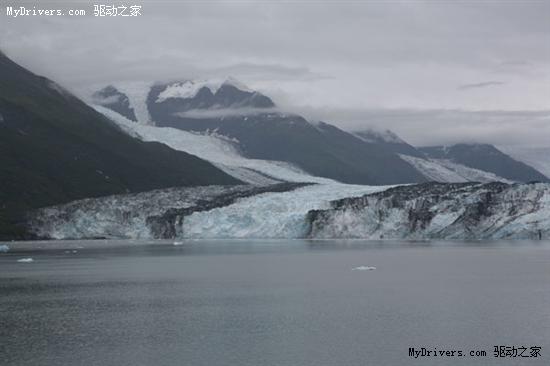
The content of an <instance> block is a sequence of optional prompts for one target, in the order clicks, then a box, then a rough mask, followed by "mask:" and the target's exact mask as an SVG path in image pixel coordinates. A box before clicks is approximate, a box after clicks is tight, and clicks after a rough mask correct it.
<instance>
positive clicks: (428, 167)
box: [399, 154, 513, 183]
mask: <svg viewBox="0 0 550 366" xmlns="http://www.w3.org/2000/svg"><path fill="white" fill-rule="evenodd" d="M399 156H400V157H401V159H403V160H405V161H406V162H408V163H409V164H411V165H412V166H414V167H415V168H416V169H417V170H418V171H420V173H422V175H424V176H425V177H426V178H428V179H429V180H432V181H435V182H444V183H463V182H481V183H487V182H504V183H513V182H512V181H510V180H508V179H505V178H502V177H499V176H498V175H495V174H493V173H489V172H485V171H483V170H478V169H474V168H470V167H467V166H465V165H462V164H457V163H454V162H452V161H450V160H447V159H423V158H417V157H414V156H409V155H403V154H399Z"/></svg>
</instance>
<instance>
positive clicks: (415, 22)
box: [0, 0, 550, 144]
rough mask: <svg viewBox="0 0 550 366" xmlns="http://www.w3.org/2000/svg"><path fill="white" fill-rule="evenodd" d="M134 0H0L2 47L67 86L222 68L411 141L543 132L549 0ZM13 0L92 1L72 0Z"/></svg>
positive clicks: (549, 80)
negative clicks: (16, 8) (56, 11)
mask: <svg viewBox="0 0 550 366" xmlns="http://www.w3.org/2000/svg"><path fill="white" fill-rule="evenodd" d="M137 2H138V3H141V4H142V5H143V9H142V14H143V16H141V17H139V18H132V19H130V18H97V17H93V16H87V17H84V18H76V17H73V18H71V17H27V18H8V17H6V16H5V12H2V13H1V14H0V17H1V19H0V48H2V49H3V50H4V51H6V53H7V54H8V55H9V56H10V57H12V58H14V59H15V60H16V61H17V62H19V63H21V64H22V65H24V66H26V67H29V68H30V69H32V70H33V71H35V72H37V73H39V74H43V75H45V76H47V77H50V78H52V79H54V80H56V81H59V83H60V84H61V85H63V86H65V87H68V88H69V89H70V90H72V91H76V92H80V91H82V90H83V89H85V88H87V87H89V86H90V85H91V84H98V85H106V84H109V83H111V82H113V81H119V80H174V79H188V78H201V79H203V78H209V77H220V76H228V75H231V76H234V77H236V78H237V79H240V81H242V82H243V83H245V84H247V85H248V86H249V87H251V88H254V89H257V90H259V91H261V92H262V93H264V94H267V95H269V96H271V97H273V99H274V100H275V101H276V102H277V103H278V104H279V105H281V106H282V107H283V108H284V109H285V110H288V111H291V112H294V111H296V112H300V111H301V110H305V111H306V112H308V113H309V110H311V111H312V113H311V115H313V116H314V117H315V116H318V117H320V118H326V119H329V120H330V121H331V122H334V123H339V124H340V125H342V126H350V125H360V124H361V123H364V124H368V123H370V122H371V121H374V123H379V122H377V121H385V123H387V124H389V127H390V128H391V129H394V130H396V131H397V132H398V133H400V134H401V135H403V137H404V138H408V139H411V140H412V141H413V142H415V143H421V144H424V143H431V142H432V141H433V142H435V141H436V140H441V141H452V140H458V139H473V138H476V136H477V137H478V138H479V139H484V140H487V139H489V140H490V141H491V142H495V141H497V140H499V141H508V142H514V141H515V140H517V141H519V140H522V141H523V143H528V142H530V141H540V140H541V139H542V137H541V136H544V133H546V132H548V130H547V127H546V125H547V124H548V120H547V119H544V118H543V119H542V121H543V122H540V120H539V119H537V118H538V117H536V116H535V115H536V113H539V112H536V111H537V110H542V111H546V110H549V109H550V99H549V98H548V96H549V95H550V47H548V44H550V22H548V14H549V13H550V2H549V1H545V0H540V1H537V0H534V1H529V2H524V1H505V2H493V1H485V2H471V1H468V2H464V1H443V2H435V1H422V0H416V1H406V0H403V1H388V2H382V1H364V2H355V1H351V2H337V1H328V2H314V1H299V2H286V1H284V2H276V1H181V2H175V1H137ZM17 4H27V5H30V6H36V7H44V8H46V7H54V8H55V7H62V8H64V9H68V8H82V7H83V8H86V9H87V10H88V12H89V13H90V14H91V13H93V6H92V5H91V4H88V3H86V2H82V1H75V2H70V1H63V2H61V1H58V2H51V1H40V2H26V1H18V2H17ZM0 10H2V9H0ZM476 80H481V81H484V80H488V81H486V82H483V83H482V82H480V83H477V84H478V85H474V84H472V83H471V81H476ZM487 83H491V84H487ZM496 83H500V84H498V87H490V86H497V84H496ZM457 85H458V86H461V87H459V88H458V90H457ZM465 90H468V92H464V91H465ZM302 106H308V107H307V108H305V107H302ZM517 110H520V111H525V113H523V112H522V113H520V114H518V113H516V112H514V111H517ZM314 111H316V112H314ZM476 111H481V112H476ZM483 111H487V113H486V114H484V113H485V112H483ZM494 111H499V112H494ZM506 113H507V115H505V114H506ZM531 113H533V114H531ZM541 113H546V112H541ZM541 118H542V117H541ZM496 120H498V121H500V122H498V123H497V122H495V121H496ZM514 120H515V127H512V126H514V123H513V121H514ZM471 121H476V123H473V122H471ZM535 126H537V127H535ZM537 128H538V129H537ZM428 132H429V133H428ZM476 134H477V135H476ZM546 136H548V135H546ZM489 140H487V141H489Z"/></svg>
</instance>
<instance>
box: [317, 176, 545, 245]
mask: <svg viewBox="0 0 550 366" xmlns="http://www.w3.org/2000/svg"><path fill="white" fill-rule="evenodd" d="M331 206H332V207H331V208H330V209H326V210H313V211H310V212H309V214H308V222H309V224H310V228H309V233H308V237H311V238H365V239H476V240H477V239H539V238H540V239H542V238H544V239H548V238H550V184H546V183H533V184H512V185H509V184H505V183H496V182H495V183H486V184H478V183H460V184H442V183H425V184H420V185H412V186H400V187H396V188H392V189H388V190H386V191H383V192H380V193H374V194H368V195H365V196H362V197H358V198H346V199H342V200H337V201H333V202H332V203H331Z"/></svg>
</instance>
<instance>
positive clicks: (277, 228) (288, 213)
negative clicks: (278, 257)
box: [179, 183, 388, 238]
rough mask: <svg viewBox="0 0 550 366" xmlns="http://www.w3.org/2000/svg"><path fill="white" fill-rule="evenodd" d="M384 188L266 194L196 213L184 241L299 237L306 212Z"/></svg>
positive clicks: (335, 186) (325, 187) (327, 187)
mask: <svg viewBox="0 0 550 366" xmlns="http://www.w3.org/2000/svg"><path fill="white" fill-rule="evenodd" d="M387 188H388V187H387V186H376V187H374V186H357V185H347V184H339V183H332V184H317V185H312V186H307V187H303V188H299V189H296V190H294V191H290V192H283V193H265V194H261V195H258V196H253V197H249V198H246V199H242V200H239V201H238V202H236V203H235V204H233V205H229V206H225V207H220V208H216V209H214V210H210V211H205V212H196V213H193V214H192V215H190V216H188V217H186V218H185V220H183V223H182V227H181V231H180V232H179V235H180V236H181V237H185V238H302V237H304V236H305V235H306V234H307V231H308V223H307V221H306V217H307V213H308V211H309V210H313V209H322V208H328V207H329V202H330V201H331V200H336V199H339V198H343V197H353V196H361V195H364V194H368V193H374V192H379V191H383V190H385V189H387Z"/></svg>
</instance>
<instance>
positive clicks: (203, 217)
mask: <svg viewBox="0 0 550 366" xmlns="http://www.w3.org/2000/svg"><path fill="white" fill-rule="evenodd" d="M387 188H388V187H384V186H377V187H369V186H354V185H346V184H340V183H334V184H313V185H310V184H305V183H279V184H275V185H269V186H253V185H241V186H231V187H226V186H209V187H191V188H189V187H187V188H170V189H161V190H155V191H150V192H143V193H135V194H121V195H113V196H108V197H100V198H89V199H84V200H79V201H74V202H70V203H68V204H64V205H58V206H52V207H46V208H43V209H39V210H35V211H33V212H31V213H30V214H29V217H28V220H27V227H28V229H29V231H30V232H31V233H33V235H35V236H36V237H37V238H45V239H83V238H87V239H91V238H108V239H117V238H120V239H168V238H178V239H180V238H181V239H184V238H196V239H198V238H302V237H304V236H305V235H306V233H307V228H308V225H307V221H306V219H307V214H308V212H309V211H310V210H312V209H322V208H328V207H330V205H329V203H330V201H331V200H335V199H340V198H344V197H350V196H361V195H364V194H368V193H374V192H379V191H381V190H384V189H387Z"/></svg>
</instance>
